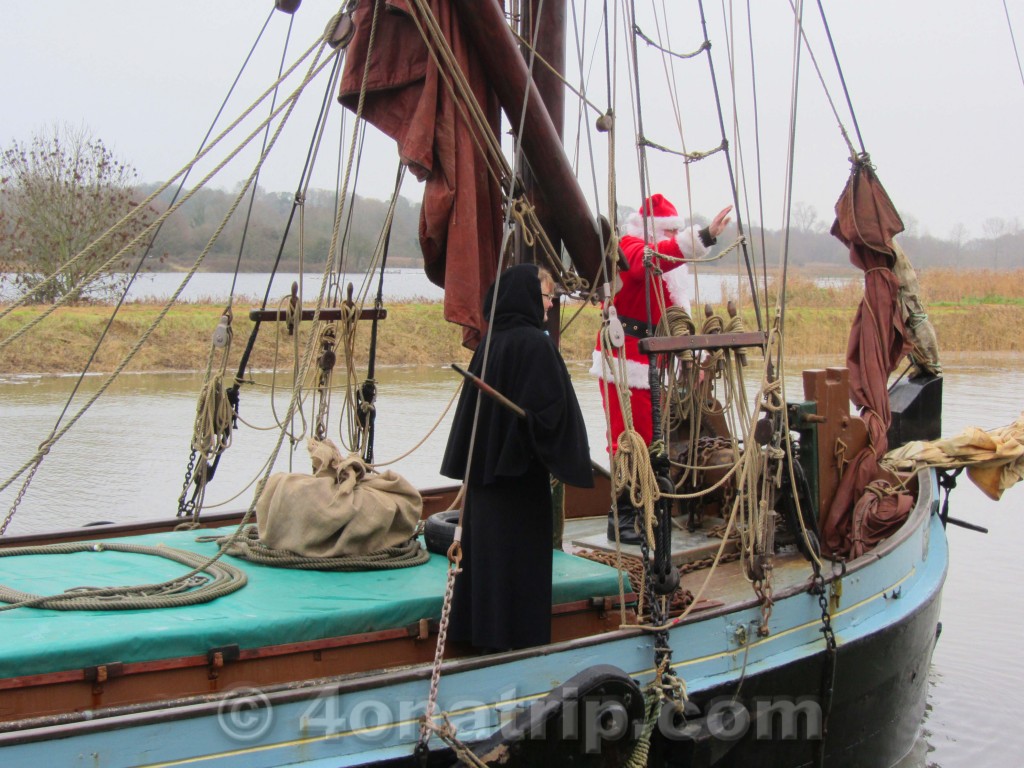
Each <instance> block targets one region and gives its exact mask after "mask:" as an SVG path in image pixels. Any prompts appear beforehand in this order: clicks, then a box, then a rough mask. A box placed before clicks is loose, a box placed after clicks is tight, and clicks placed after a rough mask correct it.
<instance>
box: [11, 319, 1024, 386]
mask: <svg viewBox="0 0 1024 768" xmlns="http://www.w3.org/2000/svg"><path fill="white" fill-rule="evenodd" d="M578 307H579V305H578V304H576V305H575V306H570V307H569V308H567V311H565V312H564V313H563V322H565V321H566V319H567V318H568V317H571V316H572V315H573V311H574V310H575V309H577V308H578ZM43 309H44V308H42V307H20V308H18V309H17V310H15V311H13V312H12V313H11V314H10V315H8V316H7V317H6V318H4V319H3V320H0V339H3V338H7V337H9V336H10V335H11V334H13V333H15V332H17V330H18V329H19V328H21V327H22V326H23V325H24V324H25V323H27V322H30V321H31V320H32V319H33V318H34V317H36V316H38V315H39V314H40V313H41V312H42V311H43ZM387 309H388V318H387V319H386V320H384V321H383V322H382V323H380V326H379V336H378V344H377V358H376V363H377V364H378V365H447V364H449V363H452V362H465V361H466V360H468V359H469V356H470V352H469V350H467V349H465V348H464V347H462V344H461V341H462V334H461V329H460V328H459V327H457V326H454V325H452V324H450V323H448V322H446V321H445V320H444V316H443V306H442V305H441V304H440V303H438V302H409V303H396V304H390V305H388V307H387ZM111 310H112V308H111V307H109V306H103V305H85V306H77V307H62V308H60V309H58V310H57V311H55V312H54V313H53V314H52V315H51V316H50V317H48V318H47V319H46V320H45V321H43V322H42V323H40V324H39V325H38V326H37V327H36V328H34V329H32V331H31V332H29V333H28V334H26V335H25V337H23V338H20V339H17V340H16V341H15V342H13V343H12V344H11V345H10V346H9V347H8V348H7V349H5V350H4V354H3V355H2V356H0V374H6V375H12V374H67V373H77V372H80V371H81V370H82V369H83V367H84V365H85V362H86V361H87V360H88V359H89V356H90V355H91V354H92V351H93V348H94V346H95V344H96V340H97V339H99V338H100V335H101V334H102V333H103V331H104V328H105V327H106V325H107V324H108V322H109V317H110V313H111ZM222 311H223V305H218V304H182V305H178V306H175V307H173V308H172V309H171V310H170V312H169V313H168V314H167V316H166V317H165V318H164V320H163V322H162V323H161V324H160V325H159V326H158V327H157V328H156V330H154V331H153V332H152V335H151V336H150V339H149V342H150V343H148V344H147V345H145V346H144V347H142V348H141V349H140V351H139V352H138V354H137V355H136V356H135V357H134V358H133V360H132V361H131V362H130V363H129V365H128V367H127V368H126V370H127V371H134V372H142V371H144V372H155V371H201V370H206V367H207V364H208V361H209V360H210V358H211V337H212V334H213V331H214V329H215V328H216V325H217V321H218V319H219V318H220V315H221V313H222ZM719 311H721V308H719ZM855 311H856V310H855V306H835V305H834V304H833V305H831V306H820V307H799V308H792V309H790V310H788V311H787V313H786V339H785V343H786V355H787V357H801V358H822V359H825V358H828V359H829V360H834V363H833V364H835V365H842V364H843V360H844V358H845V353H846V344H847V338H848V335H849V327H850V323H851V321H852V319H853V316H854V313H855ZM159 312H160V306H159V305H157V304H127V305H125V306H123V307H122V308H121V310H120V312H119V313H118V315H117V317H116V319H115V320H114V322H113V324H112V325H111V327H110V329H109V331H108V332H107V335H106V338H105V341H104V344H103V346H102V347H101V348H100V351H99V353H98V354H97V356H96V359H95V361H94V362H93V364H92V366H91V368H90V370H92V371H94V372H105V371H112V370H114V369H115V368H116V367H117V365H118V364H119V363H120V362H121V360H122V359H123V358H124V356H125V355H126V354H128V352H129V351H130V349H131V348H132V347H133V345H134V344H135V343H136V341H137V339H138V338H139V337H140V336H141V335H142V334H143V333H144V332H145V331H146V330H147V329H148V328H149V326H150V325H151V324H152V323H153V322H154V321H155V320H156V318H157V316H158V314H159ZM928 314H929V318H930V319H931V321H932V323H933V324H934V326H935V329H936V333H937V335H938V338H939V349H940V354H971V355H974V354H984V353H989V352H993V353H998V354H1001V355H1002V354H1010V355H1016V354H1021V355H1024V339H1022V338H1021V337H1020V335H1019V334H1018V333H1016V332H1013V331H1012V330H1011V329H1019V328H1024V303H988V304H962V305H951V306H945V305H943V306H936V307H933V308H931V309H930V310H929V312H928ZM751 324H752V320H751V321H749V322H748V327H749V326H750V325H751ZM369 325H370V324H369V323H365V322H364V323H361V324H360V327H359V328H358V329H357V332H356V342H355V349H356V350H357V351H356V357H355V361H356V365H358V366H361V367H365V364H366V349H367V348H368V340H369V335H368V334H369ZM599 326H600V311H599V310H598V308H597V307H594V306H586V307H584V308H583V311H582V312H580V313H579V315H578V317H576V319H575V321H574V322H573V324H572V325H571V326H570V327H569V328H568V329H566V331H565V332H564V334H563V336H562V340H561V349H562V355H563V357H564V358H565V359H566V360H567V361H585V360H589V359H590V357H591V350H592V349H593V345H594V339H595V338H596V335H597V330H598V328H599ZM251 327H252V325H251V323H250V322H249V320H248V318H247V317H246V313H245V312H240V311H237V309H236V312H235V318H234V322H233V342H232V347H231V351H230V354H229V358H228V363H227V367H226V370H227V371H229V372H230V373H232V374H233V373H234V371H235V370H236V368H237V365H238V360H239V358H240V355H241V352H242V350H243V349H244V348H245V344H246V341H247V340H248V337H249V334H250V330H251ZM293 356H294V338H293V337H289V336H288V335H287V333H286V330H285V329H284V328H283V327H280V328H277V327H275V325H274V324H264V325H263V326H262V329H261V333H260V335H259V337H258V339H257V342H256V345H255V346H254V348H253V353H252V356H251V358H250V361H249V368H250V369H252V370H270V369H273V368H274V367H275V361H276V367H277V368H278V369H279V370H290V369H291V367H292V364H293V363H292V360H293ZM220 359H221V355H220V353H219V352H218V353H217V355H216V356H215V357H214V360H215V365H217V366H219V365H220ZM342 364H343V357H342V355H341V353H340V351H339V354H338V363H337V365H338V366H339V367H340V366H341V365H342Z"/></svg>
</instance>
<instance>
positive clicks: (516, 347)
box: [441, 264, 594, 650]
mask: <svg viewBox="0 0 1024 768" xmlns="http://www.w3.org/2000/svg"><path fill="white" fill-rule="evenodd" d="M542 274H543V276H544V278H545V279H546V280H547V281H550V279H551V278H550V275H548V274H547V273H546V272H543V273H542V271H541V270H540V269H539V268H538V267H537V266H536V265H534V264H520V265H518V266H515V267H512V268H511V269H509V270H507V271H505V272H504V273H503V274H501V275H500V276H499V279H498V281H497V282H496V283H495V286H496V287H497V300H496V301H495V300H494V292H495V286H492V287H491V289H490V290H489V291H488V293H487V298H486V299H485V304H484V314H485V316H487V317H488V318H489V319H490V334H491V337H490V343H489V344H488V343H487V341H486V339H485V341H484V342H482V343H481V344H480V346H479V348H478V349H477V350H476V352H475V353H474V355H473V359H472V360H471V361H470V363H469V370H470V372H471V373H474V374H476V375H477V376H479V377H480V378H481V379H483V380H484V381H485V382H486V383H487V384H489V385H491V386H492V387H494V388H495V389H496V390H498V392H500V393H501V394H503V395H505V396H506V397H507V398H508V399H510V400H511V401H512V402H514V403H515V404H516V405H518V406H519V407H520V408H522V409H523V410H524V411H525V412H526V416H525V418H520V417H518V416H517V415H516V414H514V413H513V412H512V411H511V410H509V409H508V408H506V407H505V406H503V405H501V404H500V403H498V402H497V401H496V400H494V399H493V398H491V397H488V396H486V395H482V393H481V392H480V391H479V390H478V389H477V388H476V387H475V386H469V385H468V384H467V385H466V386H465V388H464V389H463V391H462V395H461V398H460V400H459V405H458V409H457V410H456V412H455V419H454V421H453V423H452V430H451V434H450V436H449V438H448V447H447V449H446V450H445V455H444V461H443V462H442V464H441V472H442V474H444V475H445V476H446V477H451V478H455V479H458V480H464V481H465V485H466V497H465V501H464V510H465V511H464V514H463V516H462V518H463V521H462V522H463V532H462V553H463V559H462V570H463V572H462V573H461V574H460V575H459V576H458V577H457V578H456V580H455V593H454V596H453V602H452V617H451V627H450V629H449V634H450V636H451V637H452V638H453V639H454V640H456V641H460V642H467V643H470V644H472V645H473V646H475V647H477V648H481V649H486V650H508V649H512V648H525V647H528V646H533V645H541V644H544V643H548V642H550V640H551V568H552V549H551V539H552V525H553V522H552V512H551V483H550V477H549V475H553V476H554V477H556V478H557V479H559V480H561V481H562V482H564V483H567V484H569V485H575V486H579V487H583V488H589V487H591V486H593V484H594V479H593V473H592V469H591V463H590V447H589V444H588V442H587V432H586V427H585V424H584V422H583V414H582V413H581V412H580V406H579V402H578V401H577V400H576V393H575V392H574V391H573V387H572V382H571V381H570V379H569V372H568V370H567V369H566V367H565V363H564V362H563V361H562V357H561V355H560V354H559V352H558V349H557V348H556V346H555V344H554V342H553V341H552V340H551V338H550V337H549V336H548V335H547V334H546V333H545V332H544V331H543V323H544V318H545V314H546V307H547V302H546V301H545V299H549V298H550V296H549V294H550V292H551V290H553V283H550V282H549V284H548V286H544V287H542V282H541V281H542ZM544 290H546V291H547V294H544V293H543V291H544ZM492 313H493V314H492ZM485 357H486V367H485ZM478 407H479V419H478V420H477V433H476V439H475V440H473V439H472V438H473V424H474V416H475V413H476V411H477V408H478ZM471 447H472V452H473V453H472V460H470V448H471ZM467 469H468V472H469V476H468V477H467V476H466V472H467Z"/></svg>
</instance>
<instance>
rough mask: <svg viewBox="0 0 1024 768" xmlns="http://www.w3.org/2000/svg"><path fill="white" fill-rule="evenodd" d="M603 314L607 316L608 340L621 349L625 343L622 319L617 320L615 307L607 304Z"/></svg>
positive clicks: (617, 314)
mask: <svg viewBox="0 0 1024 768" xmlns="http://www.w3.org/2000/svg"><path fill="white" fill-rule="evenodd" d="M605 315H606V316H607V318H608V319H607V321H606V322H607V326H608V334H607V337H608V340H609V341H610V342H611V345H612V346H613V347H615V349H622V347H623V345H624V344H625V343H626V332H625V331H624V330H623V328H622V321H621V320H619V313H618V312H616V311H615V307H613V306H611V305H608V308H607V309H605Z"/></svg>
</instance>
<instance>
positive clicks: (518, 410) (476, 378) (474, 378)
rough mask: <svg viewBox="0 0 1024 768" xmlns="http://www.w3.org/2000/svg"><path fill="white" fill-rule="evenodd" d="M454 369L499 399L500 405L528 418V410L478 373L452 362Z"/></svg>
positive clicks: (484, 391)
mask: <svg viewBox="0 0 1024 768" xmlns="http://www.w3.org/2000/svg"><path fill="white" fill-rule="evenodd" d="M452 370H453V371H455V372H456V373H459V374H462V376H464V377H465V379H466V381H468V382H469V383H470V384H472V385H473V386H474V387H476V388H477V389H479V390H480V391H481V392H483V393H484V394H485V395H487V396H488V397H491V398H494V400H495V401H497V403H498V404H499V405H502V406H504V407H505V408H508V409H509V410H510V411H512V413H514V414H515V415H516V416H518V417H519V418H520V419H525V418H526V411H524V410H523V409H522V408H520V407H519V406H518V405H516V404H515V403H513V402H512V401H511V400H509V399H508V398H507V397H505V396H504V395H503V394H501V392H499V391H498V390H496V389H495V388H494V387H492V386H491V385H490V384H488V383H487V382H485V381H484V380H483V379H481V378H480V377H479V376H477V375H476V374H473V373H470V372H469V371H467V370H465V369H464V368H461V367H459V366H458V365H456V364H455V363H452Z"/></svg>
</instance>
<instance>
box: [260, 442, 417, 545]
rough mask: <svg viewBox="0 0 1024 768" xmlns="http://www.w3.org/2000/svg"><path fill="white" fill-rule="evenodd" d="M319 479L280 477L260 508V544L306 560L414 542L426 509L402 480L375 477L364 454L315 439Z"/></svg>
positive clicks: (315, 468) (273, 481)
mask: <svg viewBox="0 0 1024 768" xmlns="http://www.w3.org/2000/svg"><path fill="white" fill-rule="evenodd" d="M308 447H309V453H310V457H311V458H312V460H313V475H312V476H310V475H305V474H301V473H297V472H279V473H278V474H275V475H272V476H271V477H270V479H269V480H268V481H267V487H266V488H265V489H264V491H263V493H262V494H261V495H260V498H259V501H258V502H257V504H256V524H257V529H258V531H259V535H260V541H261V542H262V543H263V544H265V545H266V546H268V547H271V548H272V549H286V550H288V551H290V552H295V553H297V554H300V555H305V556H306V557H344V556H347V555H366V554H369V553H370V552H377V551H379V550H382V549H386V548H388V547H396V546H399V545H400V544H403V543H405V542H406V541H408V540H409V539H410V538H411V537H412V535H413V533H414V532H415V530H416V525H417V523H418V522H419V519H420V513H421V511H422V509H423V499H422V498H420V494H419V492H418V491H417V490H416V489H415V488H413V487H412V485H411V484H410V483H409V482H408V481H407V480H406V479H405V478H403V477H401V476H400V475H397V474H395V473H394V472H391V471H387V472H384V473H382V474H381V473H377V472H373V471H371V470H370V469H368V468H367V466H366V464H365V463H363V460H362V459H361V458H360V457H359V455H358V454H352V455H350V456H347V457H343V456H342V455H341V453H340V452H339V451H338V448H337V447H336V446H335V445H334V443H332V442H331V441H330V440H310V441H309V446H308Z"/></svg>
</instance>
